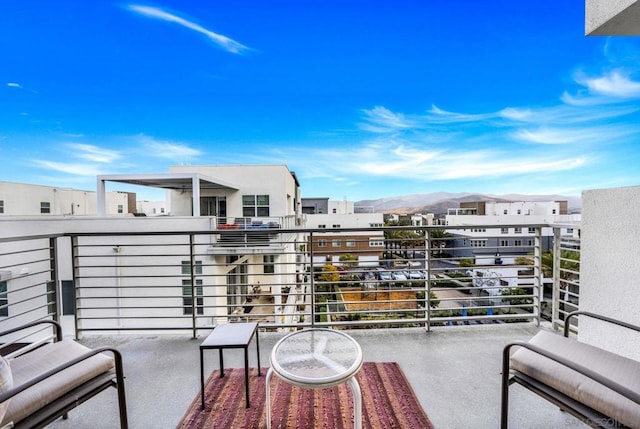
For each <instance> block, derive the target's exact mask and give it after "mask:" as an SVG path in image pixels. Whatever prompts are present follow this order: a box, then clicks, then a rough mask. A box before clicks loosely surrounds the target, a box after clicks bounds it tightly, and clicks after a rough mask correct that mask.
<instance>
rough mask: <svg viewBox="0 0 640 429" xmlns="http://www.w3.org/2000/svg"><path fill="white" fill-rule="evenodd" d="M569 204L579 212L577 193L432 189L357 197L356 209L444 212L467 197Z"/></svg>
mask: <svg viewBox="0 0 640 429" xmlns="http://www.w3.org/2000/svg"><path fill="white" fill-rule="evenodd" d="M563 200H566V201H567V202H568V205H569V213H579V212H580V209H581V207H582V200H581V198H580V197H574V196H570V197H569V196H564V195H524V194H508V195H492V194H473V193H469V192H459V193H451V192H434V193H430V194H411V195H402V196H397V197H386V198H379V199H377V200H362V201H356V202H355V203H354V204H355V207H356V211H368V212H376V213H407V214H412V213H423V214H426V213H434V214H436V215H442V214H446V213H447V210H448V209H450V208H457V207H460V203H461V202H469V201H489V202H510V201H563Z"/></svg>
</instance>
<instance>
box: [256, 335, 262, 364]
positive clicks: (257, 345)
mask: <svg viewBox="0 0 640 429" xmlns="http://www.w3.org/2000/svg"><path fill="white" fill-rule="evenodd" d="M256 352H257V354H258V375H262V373H261V372H260V335H259V333H258V328H256Z"/></svg>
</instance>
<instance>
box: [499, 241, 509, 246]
mask: <svg viewBox="0 0 640 429" xmlns="http://www.w3.org/2000/svg"><path fill="white" fill-rule="evenodd" d="M508 246H509V240H500V247H508Z"/></svg>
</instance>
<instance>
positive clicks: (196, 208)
mask: <svg viewBox="0 0 640 429" xmlns="http://www.w3.org/2000/svg"><path fill="white" fill-rule="evenodd" d="M191 187H192V188H193V192H192V193H191V198H192V201H191V205H192V207H193V208H192V210H193V213H192V214H191V215H192V216H200V179H199V178H198V177H194V178H193V179H191Z"/></svg>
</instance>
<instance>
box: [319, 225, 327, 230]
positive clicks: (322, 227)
mask: <svg viewBox="0 0 640 429" xmlns="http://www.w3.org/2000/svg"><path fill="white" fill-rule="evenodd" d="M326 227H327V225H325V224H322V225H318V228H321V229H325V228H326Z"/></svg>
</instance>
